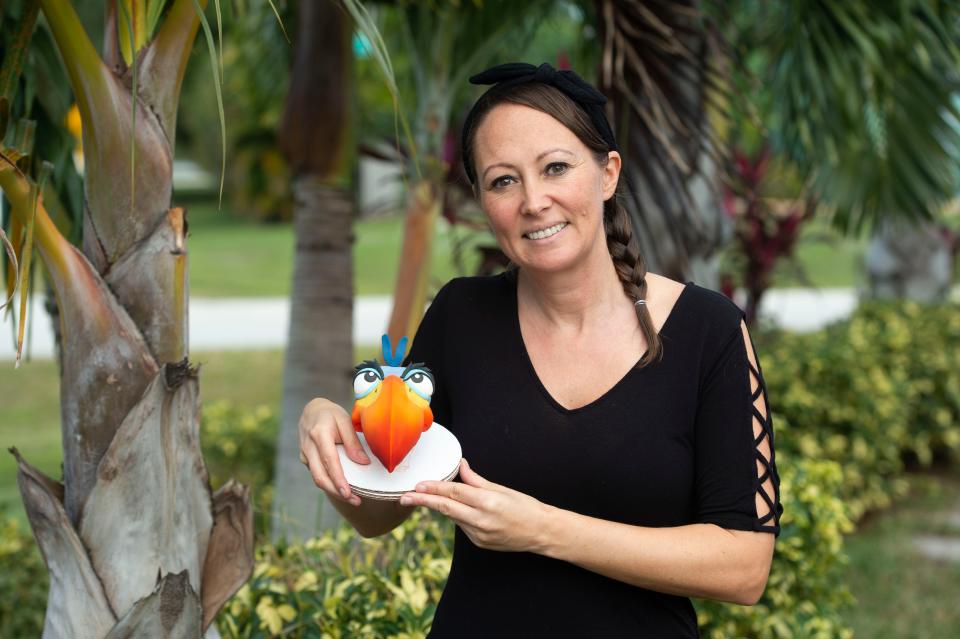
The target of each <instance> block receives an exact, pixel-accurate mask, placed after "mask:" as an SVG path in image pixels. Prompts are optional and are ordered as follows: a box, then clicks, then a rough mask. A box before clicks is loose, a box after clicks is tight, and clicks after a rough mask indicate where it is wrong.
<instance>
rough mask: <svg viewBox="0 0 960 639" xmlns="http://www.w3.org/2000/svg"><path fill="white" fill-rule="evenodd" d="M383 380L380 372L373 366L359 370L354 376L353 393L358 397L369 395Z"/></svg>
mask: <svg viewBox="0 0 960 639" xmlns="http://www.w3.org/2000/svg"><path fill="white" fill-rule="evenodd" d="M382 380H383V378H382V377H380V373H379V372H378V371H376V370H375V369H373V368H364V369H361V370H359V371H357V374H356V376H355V377H354V378H353V393H354V395H355V396H356V398H357V399H360V398H361V397H363V396H365V395H367V394H368V393H370V391H372V390H373V389H374V388H376V387H377V385H378V384H379V383H380V382H381V381H382Z"/></svg>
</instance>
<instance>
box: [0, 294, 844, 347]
mask: <svg viewBox="0 0 960 639" xmlns="http://www.w3.org/2000/svg"><path fill="white" fill-rule="evenodd" d="M856 304H857V297H856V293H855V291H854V290H853V289H820V290H818V291H814V290H809V289H799V288H797V289H774V290H772V291H770V292H769V293H768V294H767V296H766V297H765V299H764V302H763V304H762V306H761V316H763V317H766V318H768V319H769V320H771V321H773V322H774V323H776V324H779V325H781V326H783V327H785V328H790V329H793V330H798V331H809V330H815V329H817V328H819V327H821V326H823V325H824V324H827V323H829V322H831V321H834V320H837V319H841V318H843V317H846V316H847V315H849V314H850V312H851V311H853V309H854V308H855V307H856ZM33 311H34V312H33V326H32V335H31V336H30V338H31V339H30V349H31V355H32V357H34V358H37V359H46V358H50V357H52V356H53V333H52V331H51V330H50V320H49V319H48V317H47V316H46V314H45V313H44V312H43V309H42V305H41V304H40V300H39V297H38V298H36V299H35V300H34V308H33ZM289 314H290V305H289V300H287V299H286V298H279V297H278V298H239V299H237V298H234V299H211V298H193V299H191V300H190V348H191V350H193V351H204V350H249V349H271V348H281V347H283V346H284V344H285V341H286V333H287V322H288V321H289ZM389 314H390V297H389V296H376V297H374V296H371V297H360V298H358V299H357V300H356V302H355V303H354V326H353V339H354V342H355V343H356V344H378V343H379V342H380V335H381V334H382V333H383V331H384V329H385V328H386V325H387V318H388V316H389ZM11 334H12V330H11V327H10V322H9V321H7V322H2V324H0V360H10V359H13V356H14V350H13V346H12V338H11Z"/></svg>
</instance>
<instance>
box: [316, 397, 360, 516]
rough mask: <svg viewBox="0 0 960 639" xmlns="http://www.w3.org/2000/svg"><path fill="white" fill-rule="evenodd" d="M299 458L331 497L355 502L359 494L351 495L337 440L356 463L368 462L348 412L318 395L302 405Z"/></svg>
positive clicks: (357, 500) (358, 499) (358, 501)
mask: <svg viewBox="0 0 960 639" xmlns="http://www.w3.org/2000/svg"><path fill="white" fill-rule="evenodd" d="M298 430H299V432H300V461H301V462H302V463H303V464H305V465H306V466H307V468H309V469H310V474H311V475H312V476H313V483H315V484H316V485H317V486H318V487H319V488H320V489H321V490H323V492H325V493H327V495H329V496H330V498H331V499H339V500H340V501H344V502H347V503H349V504H352V505H354V506H359V505H360V503H361V502H360V496H359V495H354V494H353V492H352V491H351V490H350V486H349V485H348V484H347V480H346V478H345V477H344V475H343V468H342V467H341V466H340V457H339V455H338V454H337V444H343V446H344V448H345V449H346V451H347V456H348V457H349V458H350V459H351V460H353V461H355V462H356V463H358V464H369V463H370V458H369V457H368V456H367V454H366V453H365V452H364V450H363V446H362V445H361V444H360V439H359V438H358V437H357V432H356V430H355V429H354V427H353V422H352V421H351V420H350V416H349V415H348V414H347V412H346V411H345V410H343V408H341V407H340V406H338V405H337V404H334V403H333V402H331V401H330V400H328V399H323V398H322V397H318V398H316V399H313V400H311V401H310V402H309V403H308V404H307V405H306V406H304V408H303V413H302V414H301V415H300V424H299V427H298Z"/></svg>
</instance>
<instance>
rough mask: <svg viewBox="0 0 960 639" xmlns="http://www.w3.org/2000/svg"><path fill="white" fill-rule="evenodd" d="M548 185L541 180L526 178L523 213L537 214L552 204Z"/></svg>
mask: <svg viewBox="0 0 960 639" xmlns="http://www.w3.org/2000/svg"><path fill="white" fill-rule="evenodd" d="M550 202H551V200H550V194H549V193H548V189H547V186H546V185H545V184H542V183H541V182H540V181H539V180H525V181H524V186H523V213H524V214H525V215H537V214H538V213H540V212H541V211H543V210H544V209H546V208H547V207H548V206H550Z"/></svg>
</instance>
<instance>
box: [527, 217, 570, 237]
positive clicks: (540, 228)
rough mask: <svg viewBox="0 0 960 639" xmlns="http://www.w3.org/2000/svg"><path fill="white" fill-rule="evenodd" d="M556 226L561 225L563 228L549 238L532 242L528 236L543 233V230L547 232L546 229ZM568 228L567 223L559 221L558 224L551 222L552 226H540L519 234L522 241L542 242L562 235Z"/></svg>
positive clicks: (568, 223)
mask: <svg viewBox="0 0 960 639" xmlns="http://www.w3.org/2000/svg"><path fill="white" fill-rule="evenodd" d="M558 224H563V228H562V229H560V230H559V231H557V232H556V233H554V234H553V235H551V236H550V237H545V238H541V239H539V240H534V239H533V238H532V237H530V234H531V233H539V232H540V231H545V230H547V229H549V228H552V227H554V226H557V225H558ZM568 226H570V222H567V221H566V220H560V221H559V222H553V223H552V224H546V225H544V226H541V227H539V228H535V229H530V230H529V231H525V232H523V233H521V237H523V239H525V240H531V241H533V242H542V241H543V240H549V239H550V238H552V237H554V236H556V235H559V234H560V233H562V232H563V231H565V230H566V228H567V227H568Z"/></svg>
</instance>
